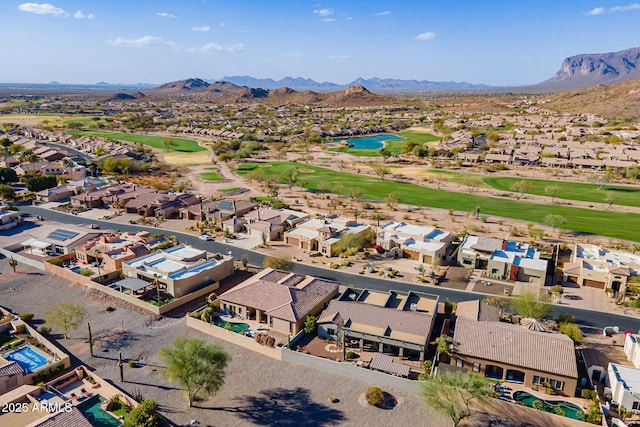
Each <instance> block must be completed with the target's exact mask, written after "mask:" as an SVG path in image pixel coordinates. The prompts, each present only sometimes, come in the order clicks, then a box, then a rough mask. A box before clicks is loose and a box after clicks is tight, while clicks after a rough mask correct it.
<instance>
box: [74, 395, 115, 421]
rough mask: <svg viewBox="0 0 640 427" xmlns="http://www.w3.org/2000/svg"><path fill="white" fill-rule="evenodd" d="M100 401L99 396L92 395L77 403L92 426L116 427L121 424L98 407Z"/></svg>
mask: <svg viewBox="0 0 640 427" xmlns="http://www.w3.org/2000/svg"><path fill="white" fill-rule="evenodd" d="M102 402H103V400H101V398H100V396H93V397H91V398H89V400H87V401H86V402H82V403H81V404H80V405H78V409H79V410H80V412H81V413H82V415H84V417H85V418H86V419H87V420H88V421H89V422H90V423H91V425H92V426H94V427H118V426H119V425H121V424H122V423H121V422H120V421H118V420H116V419H115V418H113V417H112V416H111V415H109V414H107V413H106V412H105V411H103V410H102V409H100V405H101V404H102Z"/></svg>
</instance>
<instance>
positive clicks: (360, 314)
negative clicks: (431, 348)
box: [317, 289, 438, 361]
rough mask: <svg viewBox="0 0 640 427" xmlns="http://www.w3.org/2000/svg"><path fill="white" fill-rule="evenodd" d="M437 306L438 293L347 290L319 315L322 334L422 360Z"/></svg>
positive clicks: (361, 348)
mask: <svg viewBox="0 0 640 427" xmlns="http://www.w3.org/2000/svg"><path fill="white" fill-rule="evenodd" d="M437 307H438V297H437V296H435V295H426V294H421V293H417V292H409V293H403V292H397V291H389V292H386V293H384V292H377V291H369V290H364V291H362V292H360V293H358V292H357V291H355V290H353V289H347V290H345V291H344V292H343V293H342V295H340V298H338V299H336V300H332V301H331V302H330V303H329V306H328V307H327V308H326V309H325V310H324V311H323V312H322V314H321V315H320V317H319V318H318V321H317V324H318V336H319V337H320V338H327V339H332V340H337V341H340V340H342V339H344V342H345V343H346V344H347V345H348V346H356V347H358V348H359V349H360V350H361V351H362V350H364V349H365V348H366V349H367V350H368V351H377V352H379V353H386V354H391V355H393V356H398V357H405V358H410V359H414V360H420V361H422V360H424V355H425V352H426V348H427V344H428V342H429V337H430V335H431V329H432V327H433V323H434V319H435V316H434V314H435V312H436V309H437Z"/></svg>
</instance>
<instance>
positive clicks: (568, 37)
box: [0, 0, 640, 86]
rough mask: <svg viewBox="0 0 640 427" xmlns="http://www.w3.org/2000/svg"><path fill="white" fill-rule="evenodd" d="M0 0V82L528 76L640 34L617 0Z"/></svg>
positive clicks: (635, 13)
mask: <svg viewBox="0 0 640 427" xmlns="http://www.w3.org/2000/svg"><path fill="white" fill-rule="evenodd" d="M50 1H51V3H35V2H34V3H30V2H20V1H12V0H2V2H0V16H2V25H1V26H0V35H2V37H0V49H1V51H2V53H3V55H2V58H3V59H2V62H1V64H2V65H1V66H0V82H34V83H35V82H49V81H53V80H55V81H59V82H61V83H96V82H98V81H107V82H110V83H137V82H148V83H165V82H169V81H174V80H181V79H184V78H188V77H201V78H205V79H219V78H221V77H223V76H225V75H229V76H231V75H251V76H254V77H259V78H266V77H271V78H274V79H280V78H282V77H285V76H293V77H305V78H311V79H314V80H316V81H331V82H335V83H340V84H345V83H348V82H351V81H353V80H355V79H356V78H358V77H364V78H371V77H380V78H399V79H417V80H431V81H457V82H461V81H466V82H469V83H484V84H491V85H509V86H517V85H525V84H533V83H537V82H540V81H543V80H546V79H547V78H549V77H551V76H552V75H553V74H554V73H555V72H556V71H557V70H558V69H559V68H560V64H561V62H562V60H563V59H564V58H565V57H567V56H571V55H576V54H580V53H603V52H614V51H618V50H623V49H627V48H630V47H636V46H640V25H638V22H640V3H624V2H622V3H621V2H618V1H616V0H594V1H591V0H579V1H578V0H554V1H548V0H520V1H517V0H495V1H478V0H465V1H463V0H460V1H455V0H450V1H432V0H419V1H418V0H414V1H377V0H371V1H355V0H354V1H351V0H341V1H340V2H337V1H336V2H326V3H325V2H313V1H302V0H297V1H296V0H245V1H243V0H236V1H226V0H219V1H214V0H193V1H191V0H162V1H150V0H129V1H120V0H110V1H102V0H50Z"/></svg>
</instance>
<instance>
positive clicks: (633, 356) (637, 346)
mask: <svg viewBox="0 0 640 427" xmlns="http://www.w3.org/2000/svg"><path fill="white" fill-rule="evenodd" d="M624 354H625V355H626V356H627V360H628V361H630V362H631V363H633V366H635V367H636V368H640V335H638V334H625V339H624Z"/></svg>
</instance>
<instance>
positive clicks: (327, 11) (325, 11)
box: [313, 8, 333, 16]
mask: <svg viewBox="0 0 640 427" xmlns="http://www.w3.org/2000/svg"><path fill="white" fill-rule="evenodd" d="M313 13H315V14H316V15H318V16H330V15H333V9H329V8H325V9H316V10H314V11H313Z"/></svg>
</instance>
